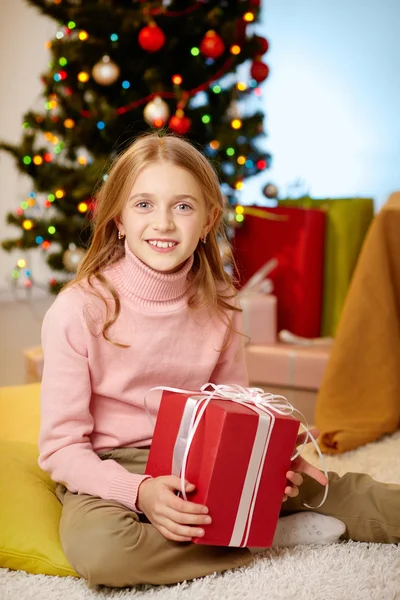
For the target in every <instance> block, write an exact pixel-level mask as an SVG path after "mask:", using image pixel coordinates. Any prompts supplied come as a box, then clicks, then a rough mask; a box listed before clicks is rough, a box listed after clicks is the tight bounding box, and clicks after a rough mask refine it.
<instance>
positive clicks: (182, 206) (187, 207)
mask: <svg viewBox="0 0 400 600" xmlns="http://www.w3.org/2000/svg"><path fill="white" fill-rule="evenodd" d="M177 208H179V209H180V211H181V212H187V211H188V210H191V208H192V207H191V206H190V205H189V204H185V203H184V202H182V203H181V204H178V206H177Z"/></svg>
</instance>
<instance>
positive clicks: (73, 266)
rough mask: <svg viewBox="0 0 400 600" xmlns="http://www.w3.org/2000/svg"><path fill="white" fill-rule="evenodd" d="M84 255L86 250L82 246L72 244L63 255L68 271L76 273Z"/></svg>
mask: <svg viewBox="0 0 400 600" xmlns="http://www.w3.org/2000/svg"><path fill="white" fill-rule="evenodd" d="M84 256H85V251H84V250H83V249H82V248H77V247H76V246H75V244H70V245H69V247H68V250H66V251H65V252H64V254H63V257H62V261H63V265H64V267H65V268H66V269H67V271H70V272H71V273H75V272H76V270H77V268H78V266H79V263H80V262H81V260H82V258H83V257H84Z"/></svg>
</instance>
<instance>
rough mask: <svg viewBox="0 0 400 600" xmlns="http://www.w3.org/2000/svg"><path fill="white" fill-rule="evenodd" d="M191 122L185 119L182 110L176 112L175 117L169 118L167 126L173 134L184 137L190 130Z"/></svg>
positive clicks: (187, 118)
mask: <svg viewBox="0 0 400 600" xmlns="http://www.w3.org/2000/svg"><path fill="white" fill-rule="evenodd" d="M191 124H192V122H191V120H190V119H189V117H185V114H184V112H183V110H177V111H176V113H175V115H174V116H173V117H171V118H170V120H169V123H168V126H169V128H170V129H171V130H172V131H174V132H175V133H179V135H185V133H187V132H188V131H189V129H190V126H191Z"/></svg>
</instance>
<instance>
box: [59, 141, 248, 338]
mask: <svg viewBox="0 0 400 600" xmlns="http://www.w3.org/2000/svg"><path fill="white" fill-rule="evenodd" d="M160 161H165V162H169V163H171V164H173V165H176V166H178V167H182V168H184V169H186V170H187V171H188V172H189V173H191V175H192V176H193V177H194V178H195V179H196V181H197V183H198V184H199V186H200V188H201V190H202V193H203V197H204V201H205V203H206V209H207V210H209V211H210V210H212V209H217V210H216V211H215V212H216V214H217V217H216V219H215V221H214V223H213V225H212V227H211V230H210V231H209V233H208V236H207V243H206V244H203V243H202V242H199V244H198V245H197V248H196V250H195V253H194V261H193V266H192V269H191V273H190V275H189V277H190V281H191V283H192V284H193V285H192V286H191V289H192V290H193V293H192V295H191V296H190V297H189V301H188V304H189V307H190V308H193V309H196V308H201V307H204V306H208V307H209V308H210V310H211V311H212V312H213V313H215V314H218V316H220V317H221V318H222V319H223V320H225V319H226V318H227V319H228V321H227V324H228V326H229V327H230V328H231V327H232V325H231V321H232V320H231V319H230V318H229V316H227V315H228V314H229V311H231V310H240V309H238V308H236V307H235V306H234V305H233V304H234V303H232V302H229V300H232V299H233V298H234V297H235V295H236V291H235V289H234V286H233V280H232V277H231V276H230V275H229V274H228V273H227V272H226V271H225V269H224V266H223V261H222V258H221V253H220V250H219V247H218V236H219V237H221V238H222V240H223V241H224V243H225V246H226V247H227V248H229V244H228V242H227V239H226V236H225V232H224V227H223V225H222V216H223V212H224V205H223V197H222V194H221V190H220V185H219V181H218V177H217V175H216V172H215V171H214V169H213V167H212V166H211V164H210V163H209V161H208V160H207V159H206V158H205V157H204V156H203V155H202V154H201V152H199V151H198V150H197V149H196V148H195V147H194V146H192V145H191V144H190V143H189V142H187V141H185V140H183V139H182V138H181V137H178V136H175V135H173V134H161V133H151V134H144V135H142V136H140V137H138V138H137V139H136V140H135V141H134V142H133V143H132V144H131V145H130V146H129V147H128V148H127V149H125V150H124V151H123V152H122V153H121V154H119V155H118V156H117V157H116V158H115V160H114V161H113V163H112V164H111V166H110V169H109V172H108V175H107V177H103V181H102V183H101V185H100V186H99V187H98V189H97V191H96V192H95V194H94V197H95V210H94V216H93V220H92V227H93V230H92V237H91V242H90V246H89V248H88V250H87V252H86V254H85V256H84V258H83V259H82V261H81V263H80V265H79V268H78V271H77V274H76V276H75V278H74V279H73V280H72V281H70V282H69V283H68V284H67V286H68V287H69V286H71V285H73V284H81V285H82V284H83V283H84V282H87V283H88V284H89V286H90V291H91V292H92V293H94V294H95V295H96V296H98V297H99V298H101V300H102V301H103V302H104V304H105V307H106V318H105V320H104V323H103V327H102V335H103V336H104V338H105V339H106V340H107V341H110V342H111V343H113V344H115V345H117V346H123V345H122V344H119V343H117V342H112V340H110V339H109V337H108V335H107V332H108V330H109V328H110V327H111V325H112V324H113V323H114V322H115V320H116V319H117V317H118V315H119V313H120V308H121V305H120V299H119V296H118V293H117V291H116V290H115V288H114V286H113V285H112V284H111V282H110V281H109V280H108V279H107V278H106V277H105V276H104V274H103V272H104V270H105V269H106V268H107V267H109V266H110V265H112V264H113V263H115V262H117V261H118V260H120V259H121V258H122V257H123V256H124V255H125V248H124V241H123V240H119V239H118V235H117V234H118V230H117V226H116V224H115V219H116V218H117V217H118V216H119V215H120V214H121V212H122V209H123V208H124V206H125V203H126V202H127V200H128V198H129V194H130V192H131V190H132V187H133V184H134V182H135V180H136V178H137V177H138V175H139V173H140V172H141V171H142V170H143V169H145V168H146V167H147V166H149V165H151V164H154V163H155V162H160ZM228 252H229V250H228ZM95 282H97V283H100V284H101V286H100V289H101V287H102V288H105V290H108V291H109V292H110V293H111V296H112V299H113V310H112V312H111V313H110V306H109V302H107V299H106V298H105V297H104V296H103V294H102V293H101V291H99V289H98V288H99V286H98V285H96V286H94V283H95Z"/></svg>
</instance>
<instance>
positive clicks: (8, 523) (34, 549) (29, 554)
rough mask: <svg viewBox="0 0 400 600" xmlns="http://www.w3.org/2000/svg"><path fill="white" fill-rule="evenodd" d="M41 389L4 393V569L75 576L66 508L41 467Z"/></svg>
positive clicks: (0, 506) (0, 537)
mask: <svg viewBox="0 0 400 600" xmlns="http://www.w3.org/2000/svg"><path fill="white" fill-rule="evenodd" d="M39 392H40V384H31V385H26V386H16V387H8V388H0V567H4V568H8V569H15V570H17V569H21V570H23V571H27V572H28V573H35V574H44V575H60V576H67V575H73V576H75V577H77V576H78V575H77V574H76V573H75V571H74V570H73V568H72V567H71V565H70V564H69V562H68V561H67V559H66V557H65V555H64V552H63V550H62V547H61V543H60V539H59V534H58V527H59V522H60V516H61V504H60V502H59V501H58V500H57V497H56V495H55V484H54V482H53V481H51V479H50V477H49V476H48V475H47V473H44V472H43V471H42V470H41V469H40V468H39V466H38V464H37V459H38V448H37V437H38V432H39Z"/></svg>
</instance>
